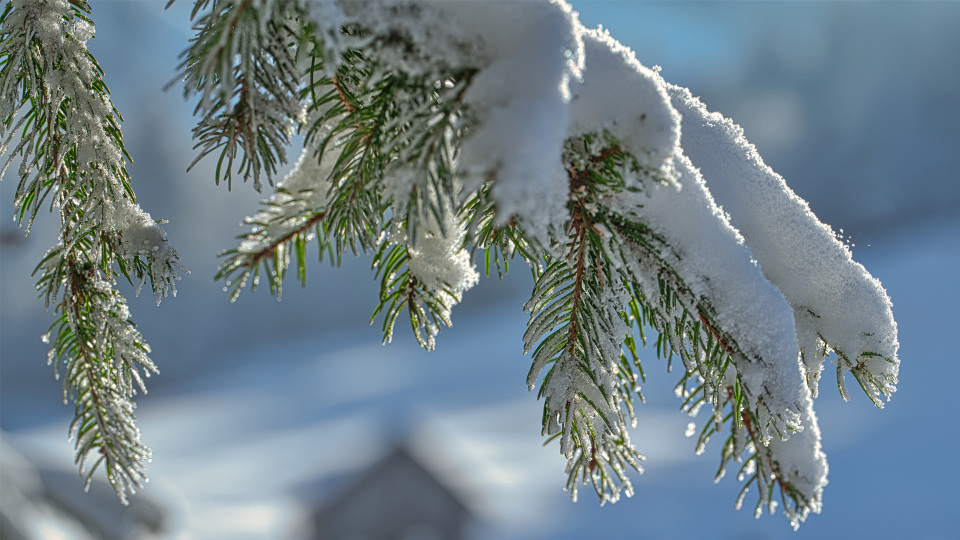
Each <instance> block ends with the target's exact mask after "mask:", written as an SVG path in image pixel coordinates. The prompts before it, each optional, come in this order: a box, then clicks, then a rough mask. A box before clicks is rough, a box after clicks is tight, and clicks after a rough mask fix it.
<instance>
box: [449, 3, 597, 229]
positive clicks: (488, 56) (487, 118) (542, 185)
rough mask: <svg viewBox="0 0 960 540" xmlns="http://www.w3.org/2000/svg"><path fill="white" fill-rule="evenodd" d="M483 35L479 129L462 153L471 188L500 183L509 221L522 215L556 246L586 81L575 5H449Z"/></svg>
mask: <svg viewBox="0 0 960 540" xmlns="http://www.w3.org/2000/svg"><path fill="white" fill-rule="evenodd" d="M444 6H445V7H444V9H445V10H446V11H447V13H449V14H450V15H451V17H452V18H453V19H454V20H459V21H462V22H461V24H460V26H461V27H469V28H470V29H471V32H473V33H475V35H477V36H479V38H480V39H481V44H482V47H481V49H482V54H481V56H480V58H479V63H478V65H477V67H479V68H480V70H479V72H478V73H477V74H476V75H475V76H474V77H473V80H472V82H471V85H470V88H469V90H468V91H467V93H466V95H465V99H464V100H465V103H466V104H467V105H468V106H469V107H470V108H471V110H472V111H473V112H474V113H476V114H477V118H478V125H477V126H476V127H475V129H474V131H473V132H472V133H471V135H470V136H469V138H468V139H467V140H466V141H464V143H463V146H462V148H461V151H460V172H461V174H462V175H463V176H464V177H465V180H464V187H465V189H466V190H467V191H468V192H469V191H473V190H475V189H476V188H478V187H479V186H480V184H481V183H483V182H484V181H486V180H488V179H491V178H492V179H494V185H493V188H492V194H493V197H494V199H495V201H496V203H497V219H498V220H499V222H500V223H501V224H503V223H507V222H508V221H509V220H510V219H511V218H514V219H515V220H516V221H517V222H519V224H520V225H521V226H522V227H523V229H524V231H525V232H526V233H527V234H528V235H530V237H531V239H532V240H539V241H540V242H541V243H542V244H543V245H548V241H547V240H548V235H549V233H550V231H551V230H560V229H561V228H562V226H563V223H564V221H565V220H566V202H567V175H566V173H565V171H564V169H563V164H562V160H561V154H562V150H563V142H564V140H565V139H566V133H567V126H568V122H569V108H568V101H569V98H570V88H569V87H570V85H571V84H572V83H573V82H575V81H577V80H579V78H580V76H581V69H582V62H583V57H582V47H583V45H582V42H581V40H580V36H579V34H578V32H576V30H575V28H577V27H578V25H579V23H576V16H575V14H574V13H573V12H572V11H571V10H570V8H569V6H566V5H563V4H559V3H557V4H554V3H546V2H486V3H479V2H462V3H450V4H444Z"/></svg>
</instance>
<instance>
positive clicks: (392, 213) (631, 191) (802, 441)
mask: <svg viewBox="0 0 960 540" xmlns="http://www.w3.org/2000/svg"><path fill="white" fill-rule="evenodd" d="M208 4H209V7H210V8H211V11H210V13H208V14H207V15H204V17H203V18H201V19H200V23H199V24H198V31H199V34H198V36H199V37H198V38H197V41H196V43H197V44H201V43H204V42H206V41H210V39H211V38H210V37H209V36H214V35H218V36H222V35H226V34H224V32H227V33H235V34H236V36H234V37H230V38H217V39H219V41H217V43H219V44H220V45H222V48H221V49H216V48H213V49H211V48H210V47H208V46H204V47H206V48H204V47H200V48H198V45H197V44H195V45H194V47H193V49H191V52H190V53H188V54H190V55H193V56H191V58H193V59H192V60H190V62H189V65H190V66H191V68H190V69H194V70H195V71H194V72H192V74H191V75H190V77H192V79H191V80H192V81H194V82H193V83H190V82H188V84H196V83H195V82H196V81H203V83H204V84H203V85H197V86H196V87H197V88H198V89H200V93H201V94H202V96H204V97H203V98H202V99H201V105H200V110H201V111H209V110H212V109H210V107H209V106H208V105H206V104H205V103H211V102H215V100H216V99H217V96H233V98H231V99H234V98H235V99H234V101H229V103H235V104H238V103H240V102H242V101H243V99H245V97H244V94H243V93H242V92H240V91H238V90H236V85H237V81H238V80H240V79H242V78H243V77H253V76H254V75H253V74H254V73H256V69H261V68H256V67H255V66H254V67H251V66H252V65H249V63H246V64H245V63H244V62H245V61H244V59H243V58H244V57H243V55H244V51H245V50H246V49H244V45H242V44H243V43H245V41H244V40H249V39H259V40H264V39H268V38H265V37H264V36H266V35H267V34H265V33H264V31H263V30H262V29H263V28H267V29H269V28H280V27H281V26H280V23H281V22H282V23H283V25H285V26H283V28H285V30H284V32H285V33H286V34H285V35H286V36H288V37H287V39H286V40H285V41H284V40H280V41H282V44H283V46H285V47H286V48H285V49H283V54H285V55H287V56H285V58H288V59H297V61H296V62H294V61H292V60H290V61H284V62H285V63H284V65H285V66H291V67H295V69H297V70H298V71H297V72H296V74H295V75H296V76H295V77H291V78H290V79H289V80H287V81H283V82H282V86H278V85H280V84H281V83H280V82H276V83H273V86H270V85H269V84H268V85H265V86H264V87H263V89H262V90H263V93H265V94H266V95H268V98H269V99H268V101H270V100H272V101H271V102H272V103H274V107H273V109H269V108H267V109H263V111H264V114H267V115H268V116H269V114H275V115H279V116H282V117H283V118H284V119H286V120H285V121H298V122H300V123H299V124H298V127H299V129H300V130H301V131H302V132H303V133H305V134H306V146H305V150H304V152H303V154H302V155H301V158H300V161H299V162H298V163H297V164H296V165H295V167H294V169H293V171H292V172H291V173H290V174H289V175H288V176H287V178H286V179H285V180H284V181H283V182H281V183H280V184H279V185H278V186H277V188H276V190H275V192H274V193H273V195H271V197H270V198H269V199H268V200H267V201H265V202H264V207H263V209H261V211H260V212H258V213H257V214H256V215H255V216H254V217H252V218H250V219H249V222H248V223H249V225H251V226H252V228H251V229H250V231H249V232H247V233H246V234H244V235H243V236H241V238H242V242H241V245H240V246H239V247H238V248H237V249H235V250H232V251H230V252H226V253H225V257H226V258H225V261H224V263H223V265H222V266H221V270H220V274H219V277H221V278H222V279H226V280H227V283H228V287H230V291H231V298H236V296H237V295H238V294H239V292H240V291H241V290H242V289H243V288H245V287H246V286H247V284H250V285H251V287H255V286H256V284H257V281H258V276H259V272H260V271H261V267H262V268H264V269H265V271H266V275H267V278H268V280H269V282H270V284H271V289H272V290H273V292H274V293H275V294H279V293H280V290H281V289H280V288H281V283H282V281H283V277H284V275H285V272H286V269H287V268H288V267H289V265H290V264H291V260H290V258H291V255H292V254H295V255H296V265H297V269H298V275H299V277H300V279H301V280H303V279H305V272H306V270H305V264H306V263H305V259H306V257H305V252H306V249H307V248H306V246H307V243H308V242H309V241H310V240H311V239H312V238H316V239H317V241H318V245H319V251H320V255H321V258H323V257H324V256H326V255H325V254H329V256H330V258H331V260H332V261H333V262H335V263H336V262H338V261H339V260H340V257H341V256H342V254H343V253H344V251H345V250H347V249H350V250H351V251H352V252H354V253H358V252H361V251H363V252H371V253H373V267H374V270H375V272H376V274H377V275H378V276H379V277H380V279H381V287H380V291H381V292H380V303H379V305H378V307H377V308H376V310H375V315H376V314H377V313H383V314H384V324H383V327H384V337H385V340H388V339H389V337H390V336H391V335H392V331H393V327H394V324H395V322H396V321H397V318H398V317H399V316H400V315H401V312H402V311H403V310H406V311H407V312H408V314H409V317H410V321H411V323H412V327H413V330H414V333H415V335H416V336H417V339H418V341H420V343H421V344H422V345H423V346H425V347H427V348H432V347H433V344H434V338H435V336H436V333H437V331H438V330H439V328H440V326H441V325H449V324H450V318H449V317H450V309H451V307H452V306H453V305H454V304H456V303H457V302H458V301H459V300H460V297H461V295H462V294H463V292H464V291H465V290H466V289H468V288H469V287H470V286H472V285H473V284H474V283H475V281H476V279H477V274H476V272H475V271H474V270H473V268H472V263H471V262H470V256H469V252H468V248H469V249H472V250H473V251H474V252H476V251H477V250H480V251H482V252H483V258H484V267H485V270H486V273H487V274H488V275H489V274H490V272H491V268H492V267H493V266H495V267H496V268H497V272H498V274H501V275H502V273H503V272H505V271H506V270H507V269H508V267H509V260H510V259H511V257H513V256H514V255H515V254H519V255H520V256H521V258H522V259H523V260H524V261H525V262H527V263H528V265H529V266H530V268H531V270H532V272H533V275H534V277H535V278H536V285H535V288H534V291H533V297H532V298H531V299H530V300H529V301H528V302H527V303H526V309H527V310H528V311H530V312H531V317H530V322H529V325H528V329H527V333H526V335H525V337H524V342H525V350H526V351H528V352H530V351H532V352H533V355H532V356H533V365H532V367H531V370H530V375H529V377H528V384H530V385H531V387H533V386H535V384H536V382H537V379H538V376H539V374H540V373H542V372H544V371H545V372H546V374H545V376H544V378H543V380H542V382H541V386H540V393H539V396H540V397H543V398H544V415H543V433H544V434H545V435H547V436H550V437H556V438H558V439H559V443H560V449H561V452H562V453H563V454H565V455H566V456H567V457H568V458H569V463H568V467H567V475H568V482H567V488H568V489H569V490H570V491H571V493H572V495H573V496H576V489H577V485H578V484H579V483H581V482H582V483H584V484H586V483H590V484H592V485H593V487H594V489H595V490H596V491H597V493H598V495H599V496H600V498H601V501H615V500H617V498H618V497H619V494H620V493H621V491H622V490H626V493H627V494H630V493H631V492H632V487H631V486H630V480H629V477H628V474H627V471H626V469H627V468H631V467H632V468H634V469H637V470H639V469H640V466H639V461H640V460H641V459H642V457H641V455H640V453H639V452H638V450H637V449H636V448H635V447H634V446H633V445H632V443H631V442H630V438H629V434H628V427H627V426H626V422H627V419H628V418H629V420H630V422H631V423H636V421H637V417H638V415H637V414H636V411H635V409H634V395H639V393H640V390H641V388H640V384H641V382H642V381H643V368H642V365H641V363H640V358H639V354H638V351H637V347H636V344H637V342H638V341H639V342H641V343H643V344H646V341H647V339H646V334H645V328H646V329H652V330H653V331H654V332H656V333H657V338H656V347H655V348H656V352H657V355H658V356H659V357H663V358H666V359H667V361H668V368H669V366H670V359H671V358H672V356H673V355H674V354H677V355H678V356H679V357H680V359H681V361H682V364H683V368H684V369H683V372H684V373H683V376H682V377H681V380H680V383H679V384H678V385H677V393H678V395H679V396H680V397H681V398H682V399H683V404H682V406H681V408H682V409H683V410H685V411H687V412H688V413H689V414H691V415H695V414H696V413H697V412H698V411H699V410H700V409H701V408H702V407H703V405H709V406H710V407H711V409H712V415H711V416H710V418H709V419H708V420H707V421H706V422H705V424H704V427H703V429H702V430H701V432H700V436H699V437H698V441H697V451H698V452H702V451H704V449H705V447H706V445H707V443H708V440H709V439H710V438H712V437H714V436H716V435H717V434H718V433H721V432H726V433H727V436H726V439H725V441H724V442H723V445H722V447H721V465H720V469H719V471H718V474H717V479H718V480H719V478H720V477H722V476H723V474H724V473H725V471H726V469H727V467H728V466H729V465H730V464H731V463H733V462H738V463H741V466H740V469H739V473H738V477H739V478H740V479H741V480H745V484H744V488H743V490H742V491H741V494H740V497H739V499H738V502H737V504H738V506H739V505H740V503H741V502H742V500H743V497H744V495H745V493H746V491H747V488H748V487H749V486H751V485H754V486H755V487H756V488H757V490H758V492H759V498H758V502H757V505H756V509H757V513H758V515H759V513H760V512H761V511H762V510H763V509H764V508H768V509H769V510H770V511H773V510H774V508H775V507H776V506H777V503H778V501H777V500H776V499H775V493H776V492H777V491H779V497H778V499H779V501H780V502H782V503H783V507H784V511H785V513H786V515H787V517H788V518H789V520H790V521H791V523H792V524H793V526H794V527H796V526H798V525H799V523H800V522H801V521H803V520H804V519H805V518H806V517H807V516H808V514H809V513H810V512H819V511H820V508H821V498H822V491H823V487H824V486H825V485H826V474H827V465H826V458H825V455H824V453H823V451H822V449H821V445H820V434H819V429H818V427H817V421H816V415H815V414H814V412H813V401H812V398H813V397H815V395H816V388H817V384H816V383H817V380H818V378H819V375H820V372H821V370H822V364H823V361H824V358H825V356H826V355H827V353H829V351H830V350H831V349H833V350H836V351H838V361H837V364H838V384H840V388H841V392H842V393H843V394H844V396H845V397H846V390H845V388H844V387H843V384H842V374H843V372H845V371H851V372H853V374H854V376H855V377H856V379H857V381H858V382H859V383H860V385H861V386H862V387H863V389H864V390H865V392H866V393H867V395H868V396H869V397H870V399H871V400H873V401H874V402H875V403H877V404H878V405H880V403H881V402H880V397H881V396H885V397H889V396H890V394H891V393H892V392H893V391H894V390H895V386H894V385H895V383H896V375H897V368H898V362H899V360H898V359H897V356H896V352H897V338H896V324H895V323H894V322H893V319H892V316H891V312H890V302H889V299H888V298H887V296H886V294H885V292H884V291H883V289H882V287H880V285H879V283H878V282H877V281H876V280H875V279H873V278H872V277H871V276H870V275H869V274H868V273H867V272H866V271H865V270H864V269H863V267H862V266H860V265H858V264H857V263H855V262H853V261H852V259H851V256H850V252H849V250H847V248H846V247H845V246H844V245H843V244H842V243H840V242H838V241H837V239H836V238H835V237H834V235H833V234H832V232H831V231H830V229H829V227H827V226H825V225H823V224H822V223H820V222H819V221H817V219H816V218H815V217H814V216H813V214H812V213H810V211H809V208H807V206H806V203H804V202H803V201H802V200H800V199H799V198H798V197H796V195H794V194H793V193H792V192H791V191H790V190H789V188H787V187H786V184H785V183H784V182H783V180H782V179H781V178H780V177H779V176H777V175H776V174H775V173H773V172H772V171H770V169H769V168H767V167H766V165H764V164H763V161H762V160H761V159H760V157H759V156H758V155H757V154H756V150H755V149H754V148H753V147H752V146H751V145H750V144H749V143H748V142H746V140H745V139H744V138H743V135H742V133H741V132H740V130H739V128H738V127H737V126H735V125H734V124H732V123H731V122H730V121H729V120H726V119H724V118H723V117H721V116H720V115H717V114H715V113H708V112H707V111H706V108H705V107H704V106H703V104H702V103H700V102H699V100H697V99H696V98H694V97H692V95H690V93H689V91H687V90H685V89H682V88H679V87H675V86H671V85H669V84H667V83H665V82H664V81H663V80H662V79H661V77H660V76H659V74H658V73H657V72H655V71H652V70H649V69H647V68H645V67H643V66H641V65H640V64H639V63H638V62H637V61H636V59H635V58H634V56H633V53H632V52H631V51H629V50H628V49H626V48H624V47H623V46H621V45H620V44H618V43H617V42H616V41H615V40H613V39H612V38H611V37H610V36H609V35H607V34H606V33H604V32H602V31H598V30H589V29H585V28H583V27H582V26H581V25H580V24H579V22H578V21H577V18H576V14H575V13H573V12H572V11H571V10H570V8H569V6H566V5H565V4H563V3H562V2H502V3H493V4H491V3H485V4H482V5H479V4H478V3H437V2H417V1H410V0H384V1H378V2H365V3H362V4H359V3H351V2H333V1H317V0H314V1H309V2H308V1H304V2H302V3H300V4H297V5H296V6H290V7H287V8H284V9H286V10H289V11H284V12H281V11H278V10H277V9H276V6H275V5H274V4H273V3H272V2H264V1H257V0H245V1H234V2H227V1H224V2H213V3H212V4H210V3H209V2H203V1H201V2H198V4H197V5H198V9H202V8H204V7H208ZM261 4H263V5H261ZM245 10H255V11H257V12H260V13H263V14H264V16H263V18H262V19H258V20H259V21H260V24H261V26H260V27H259V28H260V29H259V30H255V29H253V27H252V26H251V27H250V28H249V29H247V30H243V29H242V28H241V23H240V22H238V23H236V24H235V25H234V24H233V23H228V22H224V21H242V20H243V18H244V13H245V12H246V11H245ZM291 14H292V15H291ZM270 17H273V19H271V20H269V21H268V20H266V19H269V18H270ZM297 17H301V18H299V19H297ZM224 28H226V29H227V30H224ZM243 32H247V33H249V35H248V36H242V35H240V34H241V33H243ZM257 32H260V33H257ZM230 35H233V34H230ZM294 36H296V38H294ZM269 39H274V38H269ZM274 41H276V40H274ZM280 41H278V42H277V43H280ZM211 43H212V42H211ZM236 44H241V45H236ZM305 44H306V45H305ZM271 46H276V44H274V45H271ZM210 50H213V51H215V54H214V53H209V52H204V51H210ZM224 51H226V52H224ZM271 54H274V53H271ZM205 55H206V56H205ZM217 66H220V67H219V68H218V67H217ZM217 69H220V71H222V72H224V73H227V72H230V73H233V74H234V75H232V76H231V77H224V78H219V77H218V75H217V74H218V71H217ZM250 69H253V71H248V70H250ZM263 69H265V68H263ZM271 69H272V66H271ZM244 73H246V75H244ZM269 88H274V90H270V89H269ZM278 88H279V89H281V90H283V91H282V92H280V91H278V90H276V89H278ZM293 88H298V89H299V93H298V100H299V101H298V103H297V107H299V108H297V107H293V101H292V97H291V96H292V95H293V90H292V89H293ZM284 92H286V93H284ZM281 94H282V95H283V96H286V98H285V99H286V101H284V100H283V99H280V98H279V97H277V96H280V95H281ZM211 96H212V97H211ZM238 96H239V97H238ZM270 96H273V97H270ZM223 99H225V98H223ZM211 100H213V101H211ZM222 103H227V101H222ZM222 103H221V105H218V106H222ZM300 111H303V112H302V113H301V112H300ZM208 116H209V115H208ZM206 118H207V117H204V119H203V120H201V126H202V125H204V122H205V121H206ZM224 118H225V120H224V121H225V124H223V125H222V126H221V127H217V128H215V129H213V130H212V131H209V132H205V134H203V137H207V138H206V139H205V138H203V137H201V142H202V141H203V140H232V139H231V137H232V135H231V133H234V131H231V130H236V129H241V130H242V129H249V128H248V127H244V126H245V124H244V123H245V122H248V121H249V119H248V118H241V117H240V116H238V115H234V116H232V117H231V116H229V115H228V116H226V117H224ZM265 118H266V117H265ZM276 140H280V139H279V138H277V139H276ZM243 149H244V150H245V151H247V152H250V153H251V154H254V153H259V157H256V156H253V155H245V156H244V158H243V159H244V160H246V161H244V163H248V164H250V165H249V166H248V167H247V168H245V169H243V170H242V173H243V174H244V176H245V177H246V176H253V177H254V178H256V175H257V174H259V169H258V167H259V166H260V165H257V164H260V163H263V164H269V163H272V161H271V160H272V159H274V158H273V157H272V156H279V157H277V158H276V159H278V160H280V161H282V160H283V158H282V153H281V152H279V151H277V150H275V149H274V147H273V146H271V145H260V146H256V145H254V146H253V147H249V146H243ZM207 152H208V150H206V147H201V155H203V154H205V153H207ZM231 152H233V150H231V151H230V152H226V153H224V154H223V155H226V156H227V158H228V159H233V158H234V155H235V154H233V153H231ZM251 167H252V168H251ZM263 167H264V168H266V169H268V172H269V167H268V166H267V165H263ZM220 174H221V173H219V172H218V177H219V176H220ZM715 197H716V198H715ZM717 201H719V202H720V203H721V204H723V208H724V210H721V209H720V207H719V206H718V204H717ZM727 212H730V214H728V213H727ZM641 398H642V396H641ZM639 417H640V418H641V419H642V415H639Z"/></svg>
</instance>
